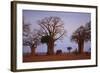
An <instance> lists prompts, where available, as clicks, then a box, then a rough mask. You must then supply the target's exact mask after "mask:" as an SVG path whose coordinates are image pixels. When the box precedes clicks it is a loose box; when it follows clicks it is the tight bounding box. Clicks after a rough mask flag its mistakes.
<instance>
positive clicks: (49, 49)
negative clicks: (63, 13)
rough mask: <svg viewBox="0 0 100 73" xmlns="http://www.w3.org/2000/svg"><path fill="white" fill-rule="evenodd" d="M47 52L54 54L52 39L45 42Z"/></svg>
mask: <svg viewBox="0 0 100 73" xmlns="http://www.w3.org/2000/svg"><path fill="white" fill-rule="evenodd" d="M47 48H48V50H47V54H49V55H52V54H54V40H53V39H50V40H49V42H48V43H47Z"/></svg>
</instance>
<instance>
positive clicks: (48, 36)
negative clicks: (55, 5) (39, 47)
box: [38, 16, 65, 54]
mask: <svg viewBox="0 0 100 73" xmlns="http://www.w3.org/2000/svg"><path fill="white" fill-rule="evenodd" d="M38 25H39V26H40V29H41V30H40V32H41V33H42V37H41V42H42V43H46V44H47V49H48V51H47V54H53V53H54V43H55V41H57V40H59V39H61V38H62V37H63V36H64V34H65V30H64V26H63V25H64V24H63V22H62V20H61V18H59V17H56V16H50V17H45V18H43V19H41V20H39V21H38Z"/></svg>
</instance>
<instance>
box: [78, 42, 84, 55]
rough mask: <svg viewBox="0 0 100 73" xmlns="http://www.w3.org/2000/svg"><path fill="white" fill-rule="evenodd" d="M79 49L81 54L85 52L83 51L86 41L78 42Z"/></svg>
mask: <svg viewBox="0 0 100 73" xmlns="http://www.w3.org/2000/svg"><path fill="white" fill-rule="evenodd" d="M78 49H79V53H80V54H81V53H83V51H84V50H83V49H84V42H83V41H81V42H79V43H78Z"/></svg>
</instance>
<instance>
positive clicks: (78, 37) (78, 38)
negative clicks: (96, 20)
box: [71, 22, 91, 53]
mask: <svg viewBox="0 0 100 73" xmlns="http://www.w3.org/2000/svg"><path fill="white" fill-rule="evenodd" d="M90 24H91V23H90V22H89V23H87V24H86V26H80V27H79V28H78V29H77V30H76V31H75V32H74V33H73V34H72V36H71V40H72V41H75V42H76V43H78V50H79V53H83V49H84V42H87V41H89V40H90V39H91V27H90V26H91V25H90Z"/></svg>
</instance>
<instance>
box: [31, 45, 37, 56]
mask: <svg viewBox="0 0 100 73" xmlns="http://www.w3.org/2000/svg"><path fill="white" fill-rule="evenodd" d="M35 48H36V47H34V45H32V47H31V55H35Z"/></svg>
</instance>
